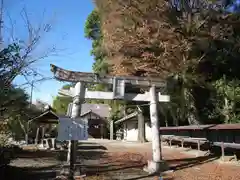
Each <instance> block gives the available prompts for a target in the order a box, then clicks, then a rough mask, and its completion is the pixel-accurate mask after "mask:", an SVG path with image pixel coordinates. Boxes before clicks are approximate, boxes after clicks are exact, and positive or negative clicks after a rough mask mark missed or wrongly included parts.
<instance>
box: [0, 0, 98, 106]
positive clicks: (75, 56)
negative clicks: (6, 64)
mask: <svg viewBox="0 0 240 180" xmlns="http://www.w3.org/2000/svg"><path fill="white" fill-rule="evenodd" d="M5 1H6V2H5V12H4V14H5V17H4V21H5V22H4V23H5V26H6V27H5V31H4V37H5V39H4V41H5V42H7V41H8V37H10V34H9V32H10V31H9V28H10V27H11V26H10V18H9V17H11V19H12V21H13V22H14V28H13V29H14V37H19V38H20V39H21V38H22V39H24V38H26V34H27V30H26V27H24V21H23V18H22V17H21V10H22V9H23V7H25V8H26V11H27V12H28V15H29V19H30V21H31V22H33V24H34V25H38V24H39V22H41V21H42V20H43V19H44V22H50V23H51V24H52V26H53V29H52V30H51V31H50V33H47V34H45V36H44V38H43V39H42V40H41V43H40V44H39V46H38V49H37V54H38V55H40V54H41V53H42V52H46V50H47V48H49V47H52V46H53V45H56V47H57V49H62V51H61V52H58V55H57V56H50V57H48V58H45V59H42V60H41V61H39V62H38V63H36V64H34V65H33V67H34V68H37V69H38V70H39V72H40V73H42V74H44V75H45V76H47V77H51V76H52V73H51V72H50V63H53V64H55V65H58V66H60V67H63V68H66V69H71V70H77V71H85V72H87V71H91V70H92V63H93V57H91V56H90V50H91V41H89V40H87V39H86V38H85V37H84V24H85V21H86V18H87V16H88V15H89V14H90V12H91V11H92V10H93V8H94V4H93V3H92V1H91V0H68V1H66V0H5ZM44 11H45V14H44V15H43V12H44ZM43 17H44V18H43ZM23 82H24V81H23V78H21V77H19V78H17V79H16V80H15V83H16V84H23ZM63 84H64V83H60V82H57V81H56V80H50V81H44V82H41V83H37V84H35V86H36V88H35V89H34V92H33V99H34V100H35V99H41V100H43V101H46V102H51V101H52V97H53V96H56V95H57V91H58V89H60V88H61V86H62V85H63ZM26 90H27V91H28V92H29V90H30V88H29V87H27V88H26Z"/></svg>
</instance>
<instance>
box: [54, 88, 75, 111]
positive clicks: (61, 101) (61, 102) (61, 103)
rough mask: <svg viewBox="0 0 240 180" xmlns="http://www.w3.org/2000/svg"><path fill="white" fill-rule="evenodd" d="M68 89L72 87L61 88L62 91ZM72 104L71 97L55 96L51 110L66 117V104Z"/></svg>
mask: <svg viewBox="0 0 240 180" xmlns="http://www.w3.org/2000/svg"><path fill="white" fill-rule="evenodd" d="M70 87H73V85H71V84H66V85H64V86H63V87H62V89H67V90H69V89H70ZM71 102H72V98H71V97H67V96H56V97H55V99H54V100H53V108H54V109H55V111H56V113H57V114H63V115H66V113H67V109H68V104H69V103H71Z"/></svg>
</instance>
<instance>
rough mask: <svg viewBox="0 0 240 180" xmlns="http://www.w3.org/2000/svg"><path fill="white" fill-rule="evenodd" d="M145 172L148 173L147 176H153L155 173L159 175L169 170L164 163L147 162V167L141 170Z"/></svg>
mask: <svg viewBox="0 0 240 180" xmlns="http://www.w3.org/2000/svg"><path fill="white" fill-rule="evenodd" d="M143 170H144V171H145V172H148V173H149V174H155V173H161V172H164V171H167V170H169V167H168V165H167V164H166V161H160V162H154V161H148V165H147V166H145V167H144V168H143Z"/></svg>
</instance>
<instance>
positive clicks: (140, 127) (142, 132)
mask: <svg viewBox="0 0 240 180" xmlns="http://www.w3.org/2000/svg"><path fill="white" fill-rule="evenodd" d="M138 141H139V142H141V143H144V142H146V139H145V121H144V116H143V114H142V112H140V113H139V114H138Z"/></svg>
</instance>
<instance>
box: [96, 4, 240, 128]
mask: <svg viewBox="0 0 240 180" xmlns="http://www.w3.org/2000/svg"><path fill="white" fill-rule="evenodd" d="M177 3H178V5H177V7H176V6H172V4H171V5H170V4H169V3H168V2H166V1H157V0H154V1H141V0H137V1H134V2H133V1H131V2H130V1H117V0H111V1H105V0H98V1H96V4H97V7H98V9H99V13H100V16H101V19H102V24H103V25H102V32H103V42H104V43H103V45H102V46H103V47H104V48H105V51H106V54H107V58H108V59H109V60H111V61H112V63H111V64H113V73H114V74H116V75H124V74H130V75H138V76H158V77H162V78H164V79H165V78H168V79H171V82H172V84H174V85H175V87H174V88H172V90H169V93H170V95H171V97H173V103H172V104H171V105H172V106H170V108H171V109H172V108H173V107H174V112H171V113H170V114H172V116H176V117H177V118H175V119H178V120H181V121H182V122H185V123H186V121H188V123H189V124H200V123H203V122H201V121H202V120H201V118H200V117H199V116H200V111H201V110H202V109H203V108H204V105H203V103H202V102H201V103H202V104H201V107H200V106H199V105H200V101H202V100H200V98H199V94H197V93H196V92H197V91H198V92H200V93H201V94H204V92H205V91H211V92H212V93H210V94H213V93H215V90H216V89H215V88H214V87H212V84H214V82H215V81H216V80H218V79H219V78H222V74H221V73H219V72H224V74H227V76H228V77H233V76H235V77H236V76H237V74H236V68H235V67H237V64H236V57H239V52H238V44H239V38H238V37H239V35H238V33H237V32H239V30H238V29H239V28H238V26H237V25H236V24H237V22H238V21H239V17H238V15H237V14H231V15H230V14H227V13H226V12H224V9H221V8H219V7H217V6H215V5H214V4H210V3H209V2H204V3H202V4H201V3H200V4H198V5H196V6H194V7H191V6H190V5H189V4H188V3H186V1H181V2H180V1H177ZM181 3H182V4H181ZM179 4H180V5H181V6H179ZM226 37H227V38H228V39H226ZM210 68H211V70H210ZM217 71H219V72H217ZM213 89H214V90H213ZM205 94H206V93H205ZM205 98H206V97H205ZM214 98H216V96H215V97H213V96H212V97H210V99H211V102H210V101H207V98H206V99H205V100H206V102H204V103H209V105H210V104H212V103H213V102H214V101H215V100H213V99H214ZM215 102H216V101H215ZM205 105H206V104H205ZM213 106H216V104H214V105H213ZM178 107H180V108H178ZM167 109H168V108H167ZM213 109H214V108H213ZM213 111H214V110H213ZM208 113H209V115H210V114H211V113H212V112H208ZM218 122H220V121H218Z"/></svg>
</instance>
